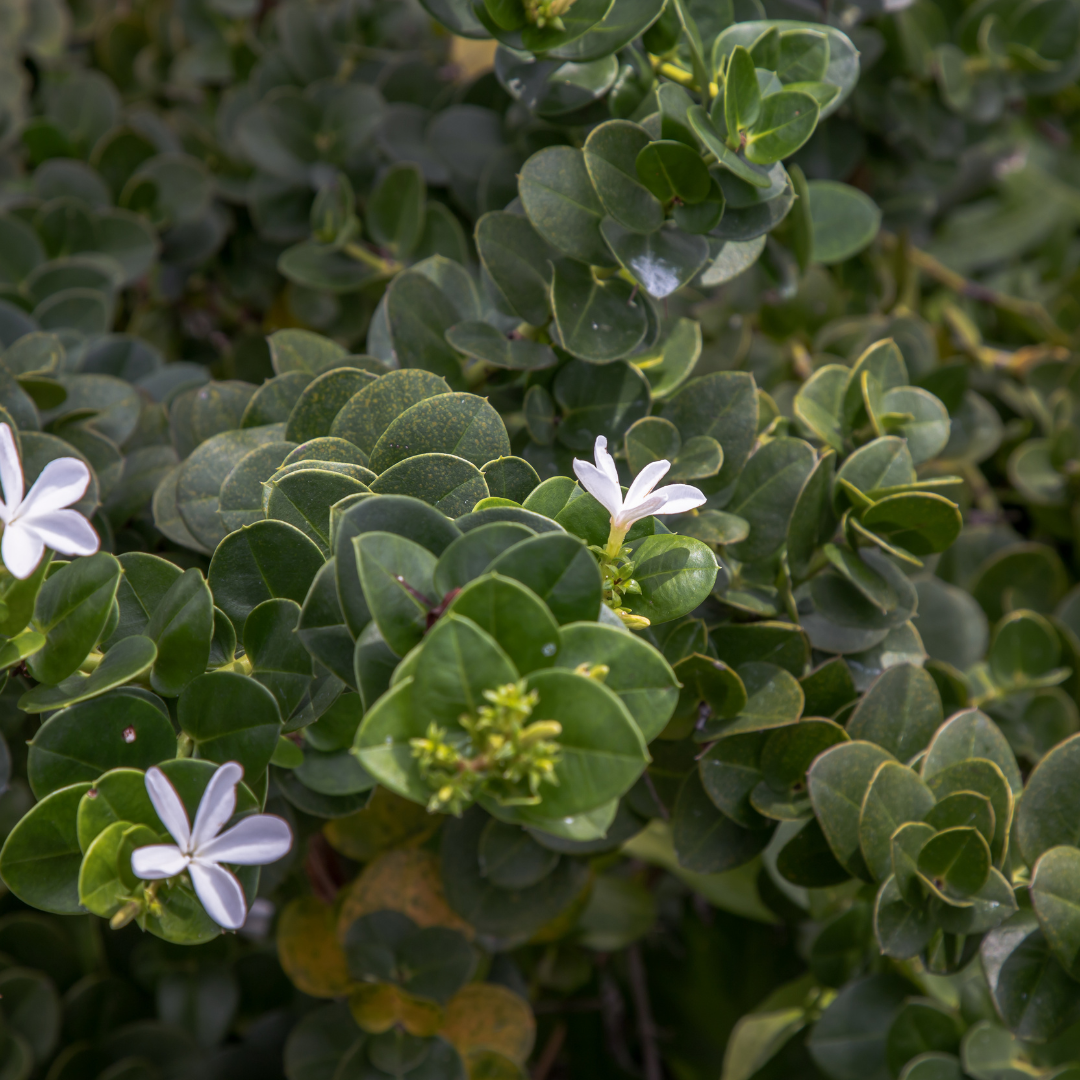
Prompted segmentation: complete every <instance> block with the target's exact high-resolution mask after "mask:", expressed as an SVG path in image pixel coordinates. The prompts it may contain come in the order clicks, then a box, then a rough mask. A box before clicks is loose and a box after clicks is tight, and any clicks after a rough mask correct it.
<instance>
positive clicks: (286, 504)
mask: <svg viewBox="0 0 1080 1080" xmlns="http://www.w3.org/2000/svg"><path fill="white" fill-rule="evenodd" d="M316 464H317V463H313V465H316ZM265 489H266V492H267V494H268V496H269V497H268V499H267V502H266V516H267V517H268V518H270V519H276V520H278V521H284V522H286V523H288V524H289V525H292V526H294V527H295V528H297V529H298V530H299V531H300V532H302V533H303V534H304V535H305V536H306V537H307V538H308V539H309V540H312V541H313V542H314V543H315V544H316V545H317V546H318V548H319V550H320V551H321V552H322V553H323V554H324V555H325V554H327V553H328V552H329V550H330V507H331V506H333V505H334V503H336V502H339V501H340V500H341V499H344V498H346V497H347V496H349V495H355V494H358V493H360V492H365V491H368V490H370V489H369V488H368V486H367V484H364V483H362V482H361V481H359V480H356V479H355V478H353V477H352V476H348V475H346V474H344V473H339V472H331V471H330V470H329V469H320V468H316V467H312V468H301V469H297V470H296V471H295V472H288V473H284V474H280V473H279V474H276V475H275V477H274V478H271V479H270V480H269V481H268V482H267V483H266V484H265Z"/></svg>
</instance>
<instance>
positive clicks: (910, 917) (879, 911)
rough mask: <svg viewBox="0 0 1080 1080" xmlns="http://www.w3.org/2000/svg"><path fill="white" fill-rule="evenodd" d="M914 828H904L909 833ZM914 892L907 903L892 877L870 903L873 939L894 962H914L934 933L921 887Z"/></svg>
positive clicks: (883, 884)
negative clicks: (872, 913)
mask: <svg viewBox="0 0 1080 1080" xmlns="http://www.w3.org/2000/svg"><path fill="white" fill-rule="evenodd" d="M917 827H918V826H907V828H908V829H909V830H910V829H912V828H917ZM928 832H932V830H928ZM912 876H914V873H913V874H912ZM915 891H916V892H917V893H918V895H917V896H912V897H911V898H910V900H911V902H909V900H908V898H907V897H905V895H904V894H903V893H902V892H901V889H900V886H899V885H898V884H897V879H896V877H895V876H890V877H888V878H887V879H886V880H885V881H884V882H883V883H882V886H881V888H880V889H879V890H878V894H877V898H876V900H875V902H874V937H875V939H876V941H877V944H878V947H879V948H880V949H881V951H882V953H883V954H884V955H885V956H889V957H892V958H893V959H894V960H911V959H914V958H915V957H916V956H918V955H919V953H921V952H922V951H923V949H924V948H925V947H926V945H927V943H928V942H929V941H930V939H931V938H932V937H933V935H934V930H935V929H936V927H935V925H934V920H933V918H932V916H931V914H930V911H929V905H928V904H927V903H926V901H925V900H924V898H923V896H922V895H921V894H922V888H921V886H918V885H916V886H915Z"/></svg>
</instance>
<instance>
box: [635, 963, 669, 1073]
mask: <svg viewBox="0 0 1080 1080" xmlns="http://www.w3.org/2000/svg"><path fill="white" fill-rule="evenodd" d="M626 962H627V967H628V968H629V975H630V992H631V994H633V996H634V1011H635V1012H636V1013H637V1026H638V1034H639V1035H640V1037H641V1056H642V1065H643V1067H644V1073H645V1080H664V1069H663V1066H662V1064H661V1062H660V1048H659V1047H658V1046H657V1045H656V1023H655V1021H654V1020H653V1015H652V1007H651V1006H650V1005H649V986H648V983H647V982H646V979H645V963H644V961H643V960H642V959H641V948H640V946H638V945H631V946H630V948H629V949H627V950H626Z"/></svg>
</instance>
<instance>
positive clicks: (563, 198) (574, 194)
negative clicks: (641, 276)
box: [519, 146, 613, 266]
mask: <svg viewBox="0 0 1080 1080" xmlns="http://www.w3.org/2000/svg"><path fill="white" fill-rule="evenodd" d="M519 190H520V193H521V202H522V205H523V206H524V208H525V213H526V214H527V215H528V217H529V221H530V223H531V224H532V226H533V228H534V229H536V231H537V232H538V233H539V234H540V236H541V237H542V238H543V239H544V240H546V241H547V242H548V243H549V244H551V246H552V247H554V248H556V249H557V250H559V251H561V252H562V253H563V254H564V255H569V256H570V258H572V259H577V260H579V261H580V262H583V263H588V264H590V265H592V266H611V265H612V264H613V260H612V258H611V255H610V253H609V252H608V249H607V245H606V244H605V243H604V240H603V237H601V235H600V222H601V221H602V220H603V217H604V206H603V203H601V202H600V199H599V198H598V196H597V194H596V191H595V190H594V188H593V186H592V181H591V180H590V179H589V170H588V168H587V167H586V165H585V155H584V153H583V152H582V151H580V150H575V149H573V148H572V147H569V146H549V147H546V148H545V149H543V150H541V151H540V152H539V153H536V154H533V155H532V157H530V158H529V160H528V161H527V162H525V165H524V167H523V168H522V170H521V174H520V179H519Z"/></svg>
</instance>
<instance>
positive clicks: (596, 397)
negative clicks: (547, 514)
mask: <svg viewBox="0 0 1080 1080" xmlns="http://www.w3.org/2000/svg"><path fill="white" fill-rule="evenodd" d="M552 392H553V395H554V397H555V400H556V402H557V403H558V404H559V406H560V408H561V409H562V411H563V415H562V417H561V422H560V423H558V424H557V425H556V426H555V429H554V434H555V438H556V439H557V440H558V441H559V442H560V443H561V444H562V445H563V446H566V447H568V448H569V449H571V450H581V451H587V452H588V453H590V454H591V453H592V450H593V445H594V444H595V442H596V436H597V435H605V436H606V437H607V438H608V440H609V441H610V442H612V443H617V442H618V441H619V440H620V439H622V437H623V433H624V432H625V431H626V429H627V428H628V427H629V426H630V425H631V424H632V423H633V422H634V421H635V420H637V419H639V418H640V417H642V416H644V415H645V414H646V413H647V412H648V411H649V397H650V394H649V383H648V380H646V378H645V376H644V375H642V374H641V372H640V371H639V370H638V369H637V368H636V367H634V366H633V365H631V364H628V363H619V362H615V363H611V364H602V365H601V364H593V363H587V362H585V361H583V360H573V361H571V362H570V363H569V364H566V365H565V366H564V367H562V368H561V369H560V370H559V373H558V374H557V375H556V376H555V382H554V385H553V387H552ZM526 509H531V507H526Z"/></svg>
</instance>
